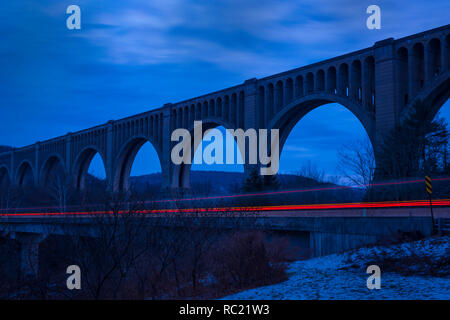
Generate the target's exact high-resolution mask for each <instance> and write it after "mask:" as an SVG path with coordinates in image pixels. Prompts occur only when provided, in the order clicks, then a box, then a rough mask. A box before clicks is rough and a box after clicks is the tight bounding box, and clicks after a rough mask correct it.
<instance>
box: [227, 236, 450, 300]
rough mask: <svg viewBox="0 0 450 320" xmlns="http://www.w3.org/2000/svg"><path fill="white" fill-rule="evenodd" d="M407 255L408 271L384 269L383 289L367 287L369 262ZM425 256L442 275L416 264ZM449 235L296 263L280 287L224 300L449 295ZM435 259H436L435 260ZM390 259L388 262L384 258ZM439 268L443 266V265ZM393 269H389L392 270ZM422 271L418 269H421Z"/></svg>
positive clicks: (413, 297)
mask: <svg viewBox="0 0 450 320" xmlns="http://www.w3.org/2000/svg"><path fill="white" fill-rule="evenodd" d="M386 257H388V258H391V257H396V258H401V257H406V258H408V259H407V261H408V262H406V263H405V264H406V265H405V270H404V271H402V272H400V273H398V272H393V271H388V272H383V267H382V264H381V265H380V268H381V289H379V290H377V289H373V290H369V289H367V284H366V282H367V278H368V277H369V276H370V275H369V274H367V273H366V268H367V266H368V265H369V264H373V263H374V262H375V261H377V260H378V259H380V258H386ZM411 257H413V258H414V257H421V258H425V259H418V261H422V260H424V261H426V262H427V263H431V264H433V265H434V266H435V265H436V263H435V262H438V263H440V264H442V263H443V262H444V263H445V264H444V267H443V268H441V267H439V268H440V269H439V270H440V274H439V276H431V275H427V274H426V273H428V272H427V271H425V272H424V271H423V270H424V268H425V269H426V268H427V265H426V264H423V263H418V264H419V266H418V265H417V264H415V263H411V260H413V261H414V259H411ZM449 257H450V237H439V238H432V239H427V240H421V241H416V242H412V243H405V244H401V245H393V246H388V247H382V246H379V247H372V248H361V249H358V250H354V251H352V252H347V253H344V254H333V255H329V256H325V257H319V258H314V259H309V260H304V261H297V262H294V263H291V264H290V266H289V268H288V272H289V274H290V277H289V279H288V280H287V281H285V282H283V283H279V284H276V285H271V286H266V287H259V288H256V289H251V290H247V291H243V292H240V293H237V294H234V295H231V296H228V297H225V298H224V299H230V300H253V299H258V300H259V299H261V300H283V299H287V300H303V299H351V300H355V299H358V300H363V299H412V300H422V299H425V300H428V299H450V276H449V272H448V270H449V268H450V266H449V265H448V263H447V262H448V259H449ZM430 261H431V262H430ZM384 263H386V262H384ZM439 266H440V265H439ZM388 269H389V268H388ZM416 270H417V271H416Z"/></svg>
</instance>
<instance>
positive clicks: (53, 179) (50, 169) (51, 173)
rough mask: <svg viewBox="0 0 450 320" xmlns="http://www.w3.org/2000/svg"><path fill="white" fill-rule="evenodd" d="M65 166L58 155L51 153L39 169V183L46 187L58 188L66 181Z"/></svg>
mask: <svg viewBox="0 0 450 320" xmlns="http://www.w3.org/2000/svg"><path fill="white" fill-rule="evenodd" d="M66 179H67V175H66V168H65V166H64V161H63V159H62V158H61V157H60V156H57V155H51V156H50V157H48V158H47V160H46V161H45V162H44V165H43V166H42V169H41V175H40V180H39V181H40V184H41V186H43V187H44V188H47V189H60V188H62V187H64V186H65V185H66V183H67V180H66Z"/></svg>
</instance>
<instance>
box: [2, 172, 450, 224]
mask: <svg viewBox="0 0 450 320" xmlns="http://www.w3.org/2000/svg"><path fill="white" fill-rule="evenodd" d="M424 181H425V180H424V179H415V180H407V181H391V182H380V183H372V184H364V185H351V186H336V187H323V188H308V189H298V190H286V191H271V192H260V193H246V194H234V195H224V196H211V197H194V198H182V199H162V200H149V201H144V202H142V203H145V204H150V203H171V202H185V201H202V200H217V199H230V198H245V197H261V196H271V195H282V194H295V193H306V192H320V191H333V190H348V189H362V188H365V187H381V186H393V185H402V184H416V183H425V182H424ZM433 181H450V177H445V178H435V179H433ZM436 201H438V200H436ZM411 203H413V202H411ZM125 204H129V203H125ZM433 204H434V202H433ZM103 205H104V204H89V205H86V206H88V207H92V208H94V207H99V206H103ZM336 205H338V204H336ZM412 206H414V205H412ZM80 207H81V206H79V205H73V206H67V208H69V209H76V208H80ZM59 208H60V207H58V206H47V207H24V208H4V209H0V212H5V211H25V210H52V209H59ZM339 208H341V207H339ZM310 209H314V208H310ZM330 209H337V207H333V208H330ZM36 214H37V213H36ZM0 215H2V214H0ZM3 215H5V214H3Z"/></svg>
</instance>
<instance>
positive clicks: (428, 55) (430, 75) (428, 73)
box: [423, 42, 434, 86]
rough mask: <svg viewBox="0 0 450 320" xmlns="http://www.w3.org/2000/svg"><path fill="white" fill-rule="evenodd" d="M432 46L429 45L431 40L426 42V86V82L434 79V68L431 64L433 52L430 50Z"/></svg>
mask: <svg viewBox="0 0 450 320" xmlns="http://www.w3.org/2000/svg"><path fill="white" fill-rule="evenodd" d="M430 51H431V50H430V46H429V42H427V43H425V44H424V46H423V64H424V67H423V68H424V69H423V71H424V78H425V79H424V86H426V84H427V83H428V82H430V81H431V80H432V79H433V72H434V70H433V69H432V66H431V52H430Z"/></svg>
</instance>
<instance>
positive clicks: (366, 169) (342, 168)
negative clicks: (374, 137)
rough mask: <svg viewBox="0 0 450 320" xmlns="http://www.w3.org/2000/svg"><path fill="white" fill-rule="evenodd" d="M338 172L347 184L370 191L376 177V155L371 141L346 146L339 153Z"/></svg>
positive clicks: (356, 142) (359, 141) (360, 141)
mask: <svg viewBox="0 0 450 320" xmlns="http://www.w3.org/2000/svg"><path fill="white" fill-rule="evenodd" d="M338 157H339V163H338V171H339V172H340V173H341V174H342V176H343V177H344V179H345V180H346V182H350V183H352V184H355V185H359V186H364V188H365V189H366V190H369V189H370V187H371V184H372V182H373V179H374V175H375V155H374V152H373V148H372V144H371V142H370V140H369V139H363V140H358V141H354V142H351V143H348V144H345V145H343V146H342V147H341V149H340V150H339V151H338Z"/></svg>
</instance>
